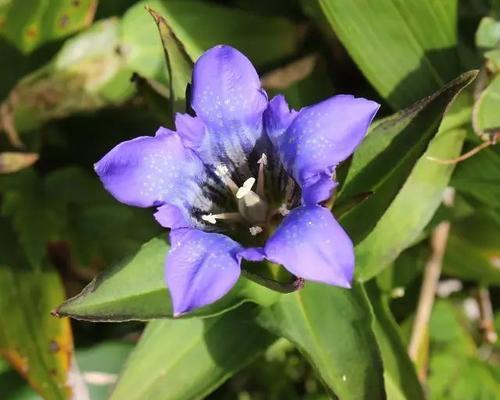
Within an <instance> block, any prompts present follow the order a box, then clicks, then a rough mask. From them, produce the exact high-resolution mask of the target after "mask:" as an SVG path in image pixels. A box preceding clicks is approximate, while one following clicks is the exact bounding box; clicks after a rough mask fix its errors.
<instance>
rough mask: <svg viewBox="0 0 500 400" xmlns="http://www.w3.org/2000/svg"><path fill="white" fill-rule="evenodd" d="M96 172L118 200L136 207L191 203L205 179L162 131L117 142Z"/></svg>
mask: <svg viewBox="0 0 500 400" xmlns="http://www.w3.org/2000/svg"><path fill="white" fill-rule="evenodd" d="M95 170H96V172H97V174H98V175H99V178H100V179H101V181H102V182H103V184H104V186H105V187H106V189H107V190H108V191H109V192H110V193H111V194H112V195H113V196H114V197H115V198H116V199H117V200H119V201H121V202H122V203H125V204H129V205H133V206H138V207H151V206H160V205H163V204H165V203H173V204H176V205H182V204H187V203H190V202H191V203H192V202H193V200H194V198H196V197H197V196H199V194H200V190H201V189H200V182H202V181H203V179H204V176H205V169H204V166H203V164H202V162H201V161H200V159H199V158H198V157H197V156H196V155H195V154H194V153H193V152H192V151H191V150H189V149H187V148H185V147H184V146H183V144H182V142H181V139H180V137H179V135H178V134H177V133H175V132H172V131H170V130H168V129H165V128H160V129H159V130H158V131H157V132H156V135H155V136H154V137H151V136H141V137H138V138H135V139H132V140H129V141H126V142H123V143H120V144H119V145H117V146H116V147H114V148H113V149H112V150H111V151H110V152H109V153H108V154H106V155H105V156H104V157H103V158H102V159H101V160H100V161H99V162H97V163H96V164H95Z"/></svg>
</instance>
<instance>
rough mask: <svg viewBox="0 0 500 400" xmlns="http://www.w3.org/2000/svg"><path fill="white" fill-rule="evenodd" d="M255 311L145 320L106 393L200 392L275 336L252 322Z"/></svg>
mask: <svg viewBox="0 0 500 400" xmlns="http://www.w3.org/2000/svg"><path fill="white" fill-rule="evenodd" d="M256 311H257V310H256V307H255V306H253V305H245V306H242V307H238V308H237V309H235V310H232V311H230V312H228V313H226V314H224V315H221V316H218V317H214V318H204V319H199V318H191V319H187V320H165V321H153V322H150V323H149V324H148V326H147V328H146V330H145V331H144V334H143V336H142V338H141V340H140V342H139V343H138V345H137V347H136V349H135V350H134V352H133V353H132V355H131V357H130V358H129V360H128V361H127V366H126V368H125V369H124V371H123V372H122V374H121V376H120V380H119V381H118V383H117V385H116V387H115V390H114V391H113V394H112V395H111V399H112V400H114V399H117V400H119V399H124V398H126V399H129V400H142V399H151V400H156V399H158V400H160V399H161V400H174V399H176V400H180V399H200V398H204V397H205V396H206V395H208V394H209V393H210V392H211V391H213V390H214V389H215V388H216V387H218V386H219V385H221V384H222V383H223V382H224V381H225V380H226V379H228V378H229V377H230V376H231V375H233V374H234V373H235V372H237V371H238V370H239V369H241V368H242V367H243V366H245V365H246V364H248V363H249V362H250V361H252V360H253V359H255V358H256V357H257V356H258V355H259V354H261V353H262V352H263V351H264V350H265V349H266V348H267V347H268V346H269V345H270V344H271V343H272V342H273V341H274V340H275V338H274V336H272V335H271V334H269V333H268V332H267V331H266V330H264V329H262V328H261V327H259V326H258V325H257V324H256V323H255V322H254V316H255V314H256Z"/></svg>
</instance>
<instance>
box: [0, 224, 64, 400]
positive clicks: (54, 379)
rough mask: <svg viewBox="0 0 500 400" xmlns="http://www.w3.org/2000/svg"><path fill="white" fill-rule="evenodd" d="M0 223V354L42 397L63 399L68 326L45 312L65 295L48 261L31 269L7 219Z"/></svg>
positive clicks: (48, 312) (48, 311)
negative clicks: (47, 263)
mask: <svg viewBox="0 0 500 400" xmlns="http://www.w3.org/2000/svg"><path fill="white" fill-rule="evenodd" d="M0 222H1V225H0V229H1V237H2V241H1V242H0V250H1V252H0V254H1V258H0V293H1V296H0V315H2V324H1V325H0V355H1V356H3V357H4V358H5V359H6V360H7V361H8V362H9V363H10V364H11V365H12V367H13V368H15V369H16V371H17V372H18V373H19V374H21V375H22V376H23V377H24V378H25V379H27V380H28V382H29V383H30V385H31V386H33V388H34V389H35V390H36V391H37V392H38V393H39V394H40V395H42V396H44V398H50V399H65V398H67V396H68V395H69V393H71V388H70V387H69V386H68V384H67V374H68V372H69V370H70V366H71V363H72V362H73V360H72V350H73V343H72V336H71V329H70V325H69V321H65V320H56V319H54V318H52V317H51V315H50V311H51V310H52V309H53V308H54V307H55V306H56V305H57V304H58V303H60V302H61V300H62V299H63V298H64V290H63V287H62V284H61V280H60V279H59V276H58V275H57V272H56V271H55V270H54V269H53V268H50V266H46V265H44V266H43V268H42V267H40V268H39V269H38V270H37V271H33V270H31V269H30V268H29V267H28V266H27V261H26V260H25V259H24V258H23V255H22V251H21V249H19V248H18V246H17V243H16V239H15V237H14V234H13V232H12V231H10V230H9V229H8V223H7V222H6V221H5V220H4V219H2V220H0Z"/></svg>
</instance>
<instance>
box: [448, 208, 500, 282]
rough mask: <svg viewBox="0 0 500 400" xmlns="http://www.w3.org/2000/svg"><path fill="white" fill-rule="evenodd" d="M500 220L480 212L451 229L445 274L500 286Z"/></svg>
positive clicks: (455, 224)
mask: <svg viewBox="0 0 500 400" xmlns="http://www.w3.org/2000/svg"><path fill="white" fill-rule="evenodd" d="M499 232H500V218H499V217H498V216H492V215H491V213H484V212H483V213H477V214H475V215H472V216H470V217H467V218H464V219H462V220H460V221H456V222H454V223H453V224H452V226H451V231H450V235H449V238H448V244H447V246H446V254H445V257H444V260H443V271H444V272H445V273H446V274H449V275H452V276H457V277H459V278H462V279H466V280H472V281H476V282H480V283H482V284H487V285H500V269H499V268H498V267H499V263H500V233H499Z"/></svg>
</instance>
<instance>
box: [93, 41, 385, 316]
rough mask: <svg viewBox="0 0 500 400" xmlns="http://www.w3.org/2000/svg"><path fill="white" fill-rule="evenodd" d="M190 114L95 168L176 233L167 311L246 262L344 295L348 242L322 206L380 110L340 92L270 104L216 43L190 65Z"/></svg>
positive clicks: (242, 63)
mask: <svg viewBox="0 0 500 400" xmlns="http://www.w3.org/2000/svg"><path fill="white" fill-rule="evenodd" d="M191 107H192V109H193V110H194V111H195V113H196V116H190V115H187V114H177V116H176V119H175V125H176V130H175V131H172V130H169V129H166V128H160V129H158V131H157V132H156V134H155V136H154V137H153V136H141V137H138V138H136V139H133V140H129V141H126V142H123V143H120V144H119V145H117V146H116V147H115V148H114V149H112V150H111V151H110V152H109V153H108V154H106V155H105V156H104V157H103V158H102V160H100V161H99V162H98V163H97V164H96V165H95V169H96V171H97V173H98V175H99V177H100V178H101V180H102V182H103V184H104V186H105V187H106V189H107V190H108V191H109V192H111V194H112V195H113V196H114V197H115V198H116V199H118V200H119V201H121V202H123V203H126V204H129V205H133V206H138V207H155V208H156V213H155V218H156V220H157V221H158V222H159V223H160V224H161V225H162V226H164V227H167V228H170V229H171V231H170V241H171V250H170V253H169V254H168V256H167V260H166V272H165V276H166V282H167V285H168V287H169V289H170V294H171V297H172V302H173V308H174V314H175V315H179V314H182V313H185V312H188V311H190V310H192V309H194V308H197V307H201V306H204V305H207V304H210V303H212V302H214V301H216V300H217V299H219V298H221V297H222V296H224V295H225V294H226V293H227V292H228V291H229V290H230V289H231V288H232V287H233V285H234V284H235V283H236V281H237V280H238V278H239V276H240V264H241V261H242V260H249V261H262V260H264V259H267V260H270V261H271V262H274V263H278V264H282V265H283V267H285V268H286V269H287V270H289V271H290V272H291V273H293V274H294V275H296V276H298V277H302V278H305V279H308V280H313V281H319V282H325V283H328V284H332V285H337V286H341V287H346V288H348V287H350V282H351V279H352V276H353V271H354V252H353V245H352V242H351V240H350V239H349V237H348V236H347V234H346V233H345V232H344V230H343V229H342V227H341V226H340V225H339V224H338V222H337V221H336V220H335V219H334V217H333V216H332V214H331V212H330V211H329V210H328V209H327V208H324V207H322V206H321V202H324V201H325V200H327V199H329V198H330V197H331V195H332V193H333V190H334V188H335V186H336V182H335V180H334V178H333V173H334V171H335V167H336V166H337V165H338V164H339V163H340V162H342V161H343V160H345V159H346V158H347V157H349V155H350V154H352V152H353V151H354V149H355V148H356V146H357V145H358V144H359V143H360V142H361V140H362V139H363V137H364V136H365V133H366V131H367V129H368V126H369V125H370V123H371V121H372V119H373V117H374V115H375V113H376V112H377V110H378V108H379V105H378V104H377V103H375V102H373V101H370V100H366V99H363V98H354V97H353V96H348V95H339V96H334V97H332V98H329V99H327V100H325V101H322V102H321V103H319V104H316V105H314V106H310V107H306V108H303V109H301V110H300V111H295V110H290V109H289V107H288V105H287V103H286V101H285V99H284V98H283V96H276V97H274V98H273V99H272V100H271V101H268V98H267V95H266V93H265V92H264V90H263V89H262V88H261V85H260V80H259V76H258V75H257V72H256V71H255V69H254V67H253V66H252V64H251V62H250V61H249V60H248V59H247V58H246V57H245V56H244V55H243V54H241V53H240V52H239V51H237V50H235V49H233V48H231V47H229V46H223V45H221V46H216V47H214V48H212V49H210V50H208V51H207V52H206V53H204V54H203V55H202V56H201V57H200V58H199V59H198V61H197V62H196V64H195V66H194V71H193V81H192V101H191Z"/></svg>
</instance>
